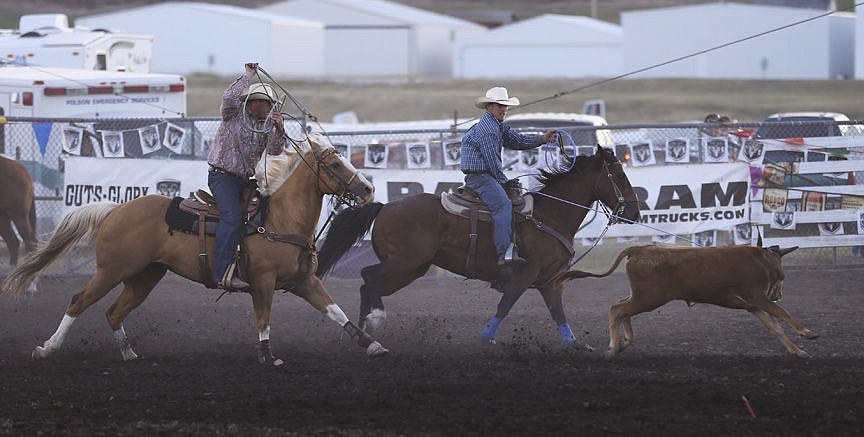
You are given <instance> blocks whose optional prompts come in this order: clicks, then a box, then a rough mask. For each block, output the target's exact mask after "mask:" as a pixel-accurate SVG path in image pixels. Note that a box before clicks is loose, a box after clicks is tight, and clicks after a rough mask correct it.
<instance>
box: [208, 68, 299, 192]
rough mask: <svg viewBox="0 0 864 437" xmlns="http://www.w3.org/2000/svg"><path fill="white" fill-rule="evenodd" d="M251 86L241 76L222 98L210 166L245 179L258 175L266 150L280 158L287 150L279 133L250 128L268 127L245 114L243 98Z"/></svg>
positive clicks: (244, 77) (276, 130) (209, 159)
mask: <svg viewBox="0 0 864 437" xmlns="http://www.w3.org/2000/svg"><path fill="white" fill-rule="evenodd" d="M248 85H249V77H248V76H246V75H245V74H244V75H241V76H240V77H238V78H237V80H235V81H234V83H232V84H231V85H230V86H229V87H228V89H226V90H225V94H223V95H222V107H221V112H222V123H220V124H219V128H218V129H217V130H216V138H215V139H214V141H213V147H212V149H210V154H209V155H207V163H208V164H210V165H212V166H214V167H219V168H221V169H223V170H225V171H227V172H229V173H232V174H235V175H238V176H243V177H251V176H252V175H254V174H255V165H256V164H258V161H259V160H260V159H261V155H262V154H263V153H264V151H265V150H266V151H267V153H269V154H270V155H278V154H280V153H282V150H283V149H284V148H285V137H284V136H283V135H282V132H280V131H279V129H272V130H270V132H269V133H256V132H252V131H251V130H250V129H247V128H246V126H249V125H251V126H255V127H256V128H258V129H260V128H262V127H263V125H264V120H255V119H254V117H253V116H252V114H251V113H250V112H249V111H243V100H242V99H241V98H240V96H241V95H242V94H243V91H245V90H246V87H247V86H248ZM244 118H245V119H246V120H244Z"/></svg>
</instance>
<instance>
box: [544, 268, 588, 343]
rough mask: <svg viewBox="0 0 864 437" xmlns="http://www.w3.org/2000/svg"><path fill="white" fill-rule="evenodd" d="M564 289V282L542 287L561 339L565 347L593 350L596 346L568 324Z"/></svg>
mask: <svg viewBox="0 0 864 437" xmlns="http://www.w3.org/2000/svg"><path fill="white" fill-rule="evenodd" d="M553 282H554V281H553ZM563 290H564V285H563V284H560V285H557V286H556V285H547V286H545V287H541V288H540V294H541V295H542V296H543V301H544V302H546V308H549V314H550V315H551V316H552V320H554V321H555V323H556V324H557V325H558V334H559V335H560V336H561V341H563V342H564V347H565V348H567V349H570V350H574V351H585V352H591V351H593V350H594V348H593V347H591V345H589V344H588V343H585V342H583V341H582V340H580V339H578V338H577V337H576V336H575V335H573V330H571V329H570V325H569V324H567V316H565V315H564V303H563V302H562V300H561V295H562V293H563Z"/></svg>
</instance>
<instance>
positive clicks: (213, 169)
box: [210, 165, 246, 179]
mask: <svg viewBox="0 0 864 437" xmlns="http://www.w3.org/2000/svg"><path fill="white" fill-rule="evenodd" d="M210 172H212V173H222V174H227V175H228V176H234V177H235V178H240V179H246V178H245V177H243V176H240V175H238V174H236V173H232V172H230V171H228V170H225V169H224V168H222V167H216V166H215V165H211V166H210Z"/></svg>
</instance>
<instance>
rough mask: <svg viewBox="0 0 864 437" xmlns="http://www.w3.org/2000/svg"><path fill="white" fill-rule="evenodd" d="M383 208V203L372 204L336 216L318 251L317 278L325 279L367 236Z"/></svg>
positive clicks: (344, 211)
mask: <svg viewBox="0 0 864 437" xmlns="http://www.w3.org/2000/svg"><path fill="white" fill-rule="evenodd" d="M383 206H384V204H383V203H381V202H372V203H367V204H366V205H363V206H361V207H360V208H353V209H346V210H343V211H342V212H340V213H339V214H337V215H336V218H335V219H333V223H331V224H330V229H329V230H328V231H327V236H326V237H325V238H324V243H322V244H321V250H320V251H318V271H317V272H315V276H318V277H319V278H323V277H324V276H325V275H327V273H329V272H330V270H331V269H333V267H334V266H335V265H336V262H338V261H339V259H340V258H342V256H344V255H345V253H346V252H348V249H350V248H351V246H353V245H354V243H356V242H358V241H360V239H361V238H363V236H364V235H366V232H368V231H369V229H370V228H371V227H372V222H373V221H375V217H376V216H378V213H379V212H380V211H381V208H382V207H383Z"/></svg>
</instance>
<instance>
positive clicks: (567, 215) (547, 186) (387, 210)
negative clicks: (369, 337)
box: [317, 146, 639, 350]
mask: <svg viewBox="0 0 864 437" xmlns="http://www.w3.org/2000/svg"><path fill="white" fill-rule="evenodd" d="M565 159H566V160H567V161H569V162H568V166H567V168H566V169H562V170H558V171H545V170H541V177H540V182H541V183H542V184H543V188H542V189H541V190H539V192H536V193H534V195H533V197H534V199H535V206H534V212H533V216H531V217H528V218H527V219H526V220H525V221H522V222H521V223H520V222H514V228H515V229H516V230H517V234H518V235H517V241H518V243H519V254H520V255H521V256H522V257H523V258H525V259H526V260H527V262H526V263H525V264H523V265H521V266H516V267H513V270H512V272H510V275H509V280H505V281H503V287H502V289H501V291H502V292H503V296H502V297H501V300H500V302H499V303H498V310H497V312H496V313H495V316H494V317H493V318H492V320H491V321H490V322H489V324H488V325H487V326H486V329H485V330H484V331H483V333H482V340H483V342H484V343H487V344H493V343H494V342H495V332H496V330H497V328H498V326H499V325H500V323H501V320H502V319H503V318H504V317H505V316H507V313H508V312H509V311H510V309H511V308H512V306H513V304H515V303H516V300H517V299H519V297H520V296H521V295H522V293H523V292H525V290H526V289H527V288H529V287H535V288H537V289H538V290H539V291H540V293H541V294H542V295H543V299H544V300H545V302H546V305H547V307H548V308H549V312H550V313H551V315H552V319H554V321H555V322H556V323H557V324H558V331H559V333H560V335H561V337H562V339H563V340H564V344H565V346H567V347H571V348H575V349H586V350H591V347H590V346H588V345H586V344H584V343H582V342H581V341H580V340H578V339H577V338H576V337H575V336H574V335H573V333H572V330H571V329H570V327H569V325H567V319H566V317H565V315H564V307H563V304H562V302H561V292H562V287H561V286H560V285H558V284H556V283H555V281H552V279H554V278H555V277H556V276H557V275H558V274H559V273H560V272H561V271H562V270H564V269H566V268H567V266H568V263H569V261H570V260H571V258H572V257H573V248H572V241H573V236H574V235H575V234H576V231H577V230H578V229H579V226H580V224H581V223H582V220H584V219H585V216H586V214H587V212H588V208H587V206H589V205H591V204H592V203H593V202H594V201H595V200H599V201H600V202H602V203H603V204H605V205H606V206H607V207H609V208H611V209H612V210H613V211H614V215H615V216H618V217H622V218H624V219H626V220H631V221H632V220H636V219H637V217H638V215H639V206H638V203H637V200H636V195H635V194H634V192H633V188H632V187H631V185H630V182H629V181H628V180H627V176H626V175H625V174H624V170H623V168H622V166H621V163H620V162H619V161H618V159H617V158H616V157H615V155H614V154H613V153H612V152H611V151H609V150H607V149H604V148H602V147H599V146H598V147H597V152H596V154H595V155H593V156H590V157H589V156H579V157H577V158H575V160H573V159H571V158H569V157H566V158H565ZM574 204H576V205H582V206H584V207H583V208H578V207H573V205H574ZM373 219H374V221H375V228H374V229H373V231H372V247H373V249H374V250H375V254H376V255H377V256H378V259H379V260H380V261H381V262H380V263H379V264H375V265H371V266H368V267H366V268H364V269H363V270H362V272H361V274H362V276H363V281H364V283H363V285H362V286H361V288H360V296H361V297H360V320H361V327H365V328H364V329H368V330H369V332H370V333H371V332H373V331H374V330H375V329H380V328H383V325H384V322H385V321H386V313H385V312H384V305H383V302H382V300H381V296H389V295H391V294H393V293H395V292H396V291H398V290H400V289H402V288H403V287H405V286H407V285H408V284H410V283H411V282H413V281H414V280H415V279H417V278H419V277H421V276H423V275H424V274H425V273H426V271H427V270H428V269H429V267H430V266H431V265H432V264H435V265H437V266H439V267H442V268H444V269H447V270H449V271H451V272H453V273H457V274H460V275H463V276H473V277H475V278H478V279H481V280H484V281H490V282H498V281H501V278H500V276H499V275H500V272H499V270H500V269H499V267H498V265H497V257H496V256H495V249H494V247H493V244H492V226H491V222H482V223H480V225H479V226H478V230H477V233H479V234H480V238H479V242H478V243H477V246H476V252H477V256H476V268H475V269H474V271H475V274H474V275H470V274H469V273H466V272H467V270H468V264H469V263H468V262H466V259H468V258H467V257H468V255H467V254H468V253H469V234H473V232H472V231H471V230H470V226H469V221H468V220H467V219H465V218H462V217H458V216H456V215H453V214H450V213H448V212H447V211H446V210H445V209H444V208H443V207H442V206H441V198H440V197H439V196H436V195H432V194H427V193H421V194H417V195H413V196H408V197H405V198H402V199H399V200H397V201H395V202H392V203H388V204H386V205H382V204H381V203H379V202H374V203H370V204H367V205H366V206H363V207H361V208H358V209H355V210H345V211H343V212H341V213H340V214H339V216H337V218H336V219H335V220H334V222H333V224H332V225H331V227H330V229H329V231H328V234H327V237H326V240H325V242H324V245H323V246H322V249H321V251H320V253H319V267H318V273H317V275H318V276H319V277H323V276H324V275H326V273H327V272H328V271H329V270H330V269H331V268H332V267H333V266H334V264H335V263H336V262H337V261H338V260H339V258H341V257H342V255H344V254H345V252H346V251H347V250H348V249H349V248H350V246H351V245H352V244H353V243H354V242H355V241H357V240H358V239H359V238H361V237H362V236H363V235H364V234H365V233H366V232H367V230H368V229H369V228H370V227H371V226H372V221H373ZM469 261H470V259H469ZM499 283H500V282H499Z"/></svg>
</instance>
